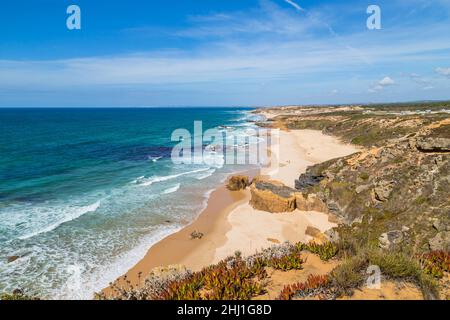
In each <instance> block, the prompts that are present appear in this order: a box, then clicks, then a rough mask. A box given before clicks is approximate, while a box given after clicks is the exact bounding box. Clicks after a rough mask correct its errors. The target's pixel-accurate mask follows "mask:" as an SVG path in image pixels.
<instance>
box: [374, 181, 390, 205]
mask: <svg viewBox="0 0 450 320" xmlns="http://www.w3.org/2000/svg"><path fill="white" fill-rule="evenodd" d="M392 189H393V182H392V181H380V182H379V183H378V184H377V186H376V187H375V188H374V189H373V193H374V196H375V199H376V200H378V201H381V202H384V201H386V200H388V199H389V196H390V195H391V192H392Z"/></svg>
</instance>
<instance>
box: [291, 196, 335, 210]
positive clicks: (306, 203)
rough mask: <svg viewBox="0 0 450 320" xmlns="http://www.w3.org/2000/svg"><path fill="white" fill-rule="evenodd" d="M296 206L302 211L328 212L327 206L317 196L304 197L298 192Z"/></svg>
mask: <svg viewBox="0 0 450 320" xmlns="http://www.w3.org/2000/svg"><path fill="white" fill-rule="evenodd" d="M295 206H296V208H297V209H299V210H302V211H319V212H327V211H328V208H327V206H326V204H325V203H324V202H323V201H322V200H320V198H319V197H318V196H317V195H315V194H307V195H303V194H302V193H300V192H296V193H295Z"/></svg>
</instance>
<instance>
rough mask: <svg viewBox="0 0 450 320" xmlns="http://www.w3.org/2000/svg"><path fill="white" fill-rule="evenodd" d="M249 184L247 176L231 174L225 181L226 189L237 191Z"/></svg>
mask: <svg viewBox="0 0 450 320" xmlns="http://www.w3.org/2000/svg"><path fill="white" fill-rule="evenodd" d="M249 185H250V183H249V181H248V177H247V176H232V177H231V178H230V179H229V180H228V183H227V189H228V190H231V191H238V190H242V189H245V188H247V187H248V186H249Z"/></svg>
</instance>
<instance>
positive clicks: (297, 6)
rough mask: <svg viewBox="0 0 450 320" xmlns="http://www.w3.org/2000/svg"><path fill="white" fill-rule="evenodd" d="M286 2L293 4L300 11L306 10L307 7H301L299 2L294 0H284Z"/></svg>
mask: <svg viewBox="0 0 450 320" xmlns="http://www.w3.org/2000/svg"><path fill="white" fill-rule="evenodd" d="M284 1H285V2H287V3H289V4H290V5H291V6H293V7H294V8H295V9H297V10H298V11H305V9H303V8H302V7H300V6H299V5H298V4H297V3H295V2H294V1H291V0H284Z"/></svg>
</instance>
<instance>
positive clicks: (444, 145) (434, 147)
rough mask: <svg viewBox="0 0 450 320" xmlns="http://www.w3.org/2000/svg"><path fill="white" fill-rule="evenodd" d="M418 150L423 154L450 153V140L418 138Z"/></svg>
mask: <svg viewBox="0 0 450 320" xmlns="http://www.w3.org/2000/svg"><path fill="white" fill-rule="evenodd" d="M416 148H417V149H418V150H419V151H422V152H450V139H448V138H432V137H422V138H418V139H417V141H416Z"/></svg>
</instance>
